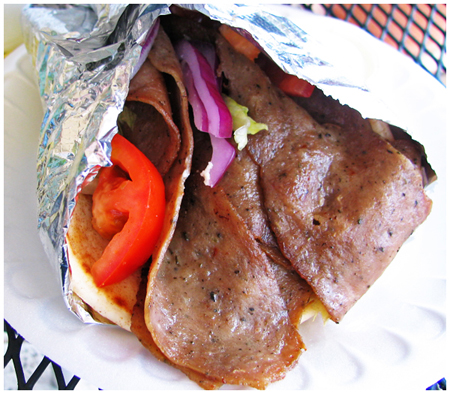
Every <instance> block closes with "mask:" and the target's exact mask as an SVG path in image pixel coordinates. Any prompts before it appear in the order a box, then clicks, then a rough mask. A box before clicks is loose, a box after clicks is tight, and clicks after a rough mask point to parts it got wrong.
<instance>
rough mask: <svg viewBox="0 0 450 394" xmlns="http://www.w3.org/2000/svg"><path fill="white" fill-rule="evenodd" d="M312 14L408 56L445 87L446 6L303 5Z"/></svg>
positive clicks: (301, 6)
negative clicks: (351, 27) (364, 33)
mask: <svg viewBox="0 0 450 394" xmlns="http://www.w3.org/2000/svg"><path fill="white" fill-rule="evenodd" d="M293 6H295V7H299V8H303V9H308V10H311V11H312V12H314V13H317V14H320V15H327V16H331V17H334V18H339V19H342V20H345V21H348V22H350V23H353V24H355V25H357V26H359V27H361V28H362V29H364V30H366V31H367V32H369V33H370V34H372V35H373V36H375V37H377V38H379V39H380V40H382V41H384V42H386V43H387V44H389V45H391V46H393V47H394V48H396V49H397V50H398V51H400V52H402V53H404V54H405V55H407V56H410V57H411V58H412V59H414V61H415V62H416V63H417V64H419V65H420V66H422V67H423V68H424V69H425V70H426V71H428V72H429V73H430V74H431V75H433V76H434V77H435V78H436V79H438V80H439V81H440V82H442V83H443V84H444V85H446V74H447V66H446V64H445V57H446V54H447V51H446V43H447V36H446V19H447V18H446V17H447V5H446V4H304V5H293Z"/></svg>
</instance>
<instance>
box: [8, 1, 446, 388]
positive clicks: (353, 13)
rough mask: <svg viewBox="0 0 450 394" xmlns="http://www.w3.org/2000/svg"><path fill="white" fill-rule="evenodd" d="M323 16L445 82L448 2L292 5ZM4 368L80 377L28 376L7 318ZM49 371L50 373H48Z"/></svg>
mask: <svg viewBox="0 0 450 394" xmlns="http://www.w3.org/2000/svg"><path fill="white" fill-rule="evenodd" d="M291 6H293V7H299V8H303V9H308V10H310V11H312V12H314V13H317V14H320V15H326V16H330V17H335V18H339V19H342V20H345V21H348V22H349V23H353V24H355V25H357V26H359V27H361V28H362V29H364V30H366V31H368V32H369V33H370V34H372V35H373V36H375V37H377V38H379V39H380V40H383V41H385V42H386V43H387V44H389V45H392V46H393V47H395V48H396V49H397V50H398V51H400V52H402V53H404V54H405V55H407V56H410V57H411V58H412V59H414V61H415V62H416V63H418V64H419V65H420V66H421V67H423V68H424V69H425V70H426V71H427V72H429V73H430V74H432V75H433V76H434V77H435V78H436V79H437V80H439V81H440V82H441V83H442V84H444V85H446V72H447V69H446V64H445V56H446V11H447V8H446V5H445V4H434V5H431V4H413V5H411V4H400V5H393V4H379V5H373V4H347V5H345V4H303V5H299V4H292V5H291ZM4 332H5V355H4V368H7V366H8V365H11V364H10V363H12V365H13V367H14V371H15V375H16V378H17V387H16V388H18V389H19V390H31V389H33V388H37V386H36V384H37V382H38V381H39V379H40V378H42V376H43V374H44V373H47V372H48V369H47V368H48V367H49V366H51V369H52V370H53V374H54V382H53V388H54V389H57V390H73V389H74V388H75V387H76V386H77V385H78V383H79V382H80V379H79V378H78V377H77V376H72V377H69V379H68V382H67V383H66V378H65V375H64V373H63V371H62V369H61V367H60V366H58V365H57V364H55V363H54V362H52V361H51V360H50V359H48V358H47V357H45V356H42V361H41V362H40V363H39V364H38V365H37V367H36V369H35V370H34V371H32V372H31V374H30V376H29V377H26V376H25V373H24V366H23V363H22V361H21V349H22V346H23V344H24V342H26V341H25V340H24V338H23V337H21V336H20V335H19V334H18V333H17V332H16V331H15V330H14V328H13V327H11V326H10V325H9V324H8V323H7V322H6V321H5V323H4ZM46 371H47V372H46ZM428 390H446V380H445V379H442V380H440V381H439V382H437V383H435V384H433V385H432V386H430V387H429V388H428Z"/></svg>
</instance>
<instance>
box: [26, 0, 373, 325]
mask: <svg viewBox="0 0 450 394" xmlns="http://www.w3.org/2000/svg"><path fill="white" fill-rule="evenodd" d="M181 6H182V7H185V8H189V9H194V10H198V11H200V12H202V13H203V14H205V15H207V16H209V17H210V18H212V19H215V20H218V21H220V22H222V23H226V24H228V25H230V26H233V27H236V28H239V29H243V31H245V32H247V33H249V34H251V36H252V37H253V39H255V40H256V41H257V42H258V44H259V45H260V46H261V47H262V48H263V49H264V50H265V51H266V53H267V54H268V55H269V56H270V57H272V59H273V60H275V61H276V62H277V63H278V65H279V66H281V67H282V68H283V69H284V70H285V71H287V72H288V73H290V74H295V75H297V76H299V77H301V78H304V79H306V80H308V81H309V82H311V83H313V84H314V85H316V86H318V87H319V88H320V89H322V90H323V91H324V92H325V93H326V94H330V95H332V96H333V97H334V98H337V99H339V100H340V101H341V102H343V103H346V104H349V105H351V106H353V107H354V108H355V109H358V110H359V108H358V107H357V104H358V103H359V104H364V105H365V107H370V106H371V104H370V103H369V104H367V103H368V102H370V101H371V100H374V98H373V97H371V95H370V92H368V90H367V89H366V88H365V87H364V86H362V85H361V84H360V83H355V82H352V81H350V80H349V79H348V78H347V77H346V76H345V73H344V72H342V70H339V69H338V68H336V67H335V66H334V64H335V61H333V59H331V58H329V52H327V50H326V46H324V44H323V43H322V44H321V43H318V42H316V41H315V40H314V38H313V37H311V36H310V35H309V34H308V33H307V32H305V31H303V30H302V29H300V28H299V27H298V26H296V25H295V24H294V23H292V22H290V21H289V20H287V19H285V18H281V17H278V16H274V15H271V14H270V13H267V12H265V11H264V10H262V9H261V7H256V6H247V5H231V4H227V5H226V6H220V5H213V4H190V5H188V4H183V5H181ZM169 13H170V5H169V4H163V5H161V4H150V5H149V4H147V5H136V4H134V5H124V4H109V5H101V4H93V5H86V4H83V5H31V6H27V7H25V8H24V10H23V14H22V25H23V30H24V38H25V45H26V47H27V50H28V52H29V53H30V54H31V56H32V60H33V64H34V66H35V69H36V72H37V75H38V81H39V92H40V96H41V100H42V105H43V107H44V119H43V122H42V126H41V134H40V143H39V147H38V161H37V177H38V190H37V199H38V229H39V236H40V238H41V241H42V243H43V246H44V249H45V251H46V253H47V255H48V256H49V259H50V260H51V262H52V264H53V265H54V267H55V268H56V269H57V272H58V275H59V276H60V278H61V284H62V290H63V296H64V300H65V302H66V305H67V306H68V308H69V309H70V310H71V311H72V312H73V313H75V315H77V316H78V317H79V318H80V319H81V320H82V321H83V322H90V323H93V322H97V320H95V319H94V318H93V317H92V316H91V314H90V313H89V311H88V308H86V305H84V303H83V302H82V301H81V300H80V299H79V298H78V297H76V295H75V294H73V293H72V291H71V288H70V276H69V269H68V263H67V250H66V245H65V236H66V233H67V229H68V226H69V222H70V217H71V214H72V211H73V208H74V205H75V196H76V195H77V194H78V192H79V191H80V190H81V188H82V186H83V185H85V184H86V183H88V182H89V181H90V180H92V179H93V178H94V177H95V176H96V174H97V172H98V170H99V169H100V168H101V167H103V166H107V165H110V160H109V157H110V142H111V139H112V137H113V136H114V135H115V134H116V132H117V125H116V121H117V117H118V115H119V114H120V112H121V111H122V108H123V106H124V103H125V99H126V96H127V93H128V86H129V82H130V79H131V77H132V75H133V73H134V72H135V71H136V70H135V68H136V65H137V63H138V60H139V56H140V53H141V49H142V46H141V45H142V44H143V43H144V42H145V39H146V37H147V34H148V33H149V31H150V29H151V27H152V25H153V23H154V22H155V20H156V19H157V17H158V16H160V15H165V14H169ZM349 97H350V98H351V100H352V103H350V102H349Z"/></svg>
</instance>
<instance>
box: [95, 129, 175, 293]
mask: <svg viewBox="0 0 450 394" xmlns="http://www.w3.org/2000/svg"><path fill="white" fill-rule="evenodd" d="M111 147H112V152H111V162H112V163H113V165H112V166H111V167H104V168H102V169H101V170H100V174H99V182H98V186H97V188H96V189H95V192H94V195H93V205H92V216H93V219H92V225H93V227H94V228H95V230H96V231H97V232H98V233H99V234H100V235H102V236H103V237H105V238H107V239H110V242H109V244H108V245H107V247H106V249H105V250H104V252H103V254H102V256H101V257H100V259H99V260H97V261H96V262H95V263H94V264H93V266H92V268H91V273H92V276H93V278H94V281H95V283H96V284H97V286H99V287H103V286H107V285H111V284H113V283H117V282H120V281H122V280H123V279H125V278H126V277H128V276H129V275H131V274H132V273H133V272H135V271H136V270H137V269H138V268H140V267H141V266H142V265H143V264H145V262H146V261H147V260H148V259H149V258H150V256H151V255H152V253H153V249H154V247H155V244H156V242H157V241H158V238H159V235H160V233H161V230H162V226H163V220H164V212H165V205H166V202H165V190H164V183H163V180H162V177H161V175H160V174H159V172H158V170H157V169H156V167H155V166H154V165H153V164H152V163H151V162H150V160H149V159H148V158H147V157H146V156H145V155H144V154H143V153H142V152H141V151H140V150H139V149H138V148H136V147H135V146H134V145H133V144H132V143H131V142H129V141H128V140H127V139H125V138H124V137H122V136H121V135H119V134H117V135H115V136H114V138H113V140H112V142H111Z"/></svg>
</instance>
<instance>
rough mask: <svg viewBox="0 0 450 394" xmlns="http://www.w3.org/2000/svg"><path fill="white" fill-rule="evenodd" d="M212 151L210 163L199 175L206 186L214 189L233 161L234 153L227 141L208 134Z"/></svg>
mask: <svg viewBox="0 0 450 394" xmlns="http://www.w3.org/2000/svg"><path fill="white" fill-rule="evenodd" d="M210 137H211V145H212V149H213V153H212V157H211V161H210V162H209V163H208V165H207V166H206V168H205V169H204V170H203V171H202V173H201V175H202V177H203V178H204V180H205V185H206V186H211V187H214V186H216V185H217V183H218V182H219V181H220V180H221V179H222V177H223V175H224V174H225V171H226V170H227V168H228V167H229V165H230V164H231V162H232V161H233V160H234V157H235V155H236V151H235V149H234V147H233V145H231V144H230V143H229V142H228V140H226V139H225V138H217V137H214V136H213V135H212V134H210Z"/></svg>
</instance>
